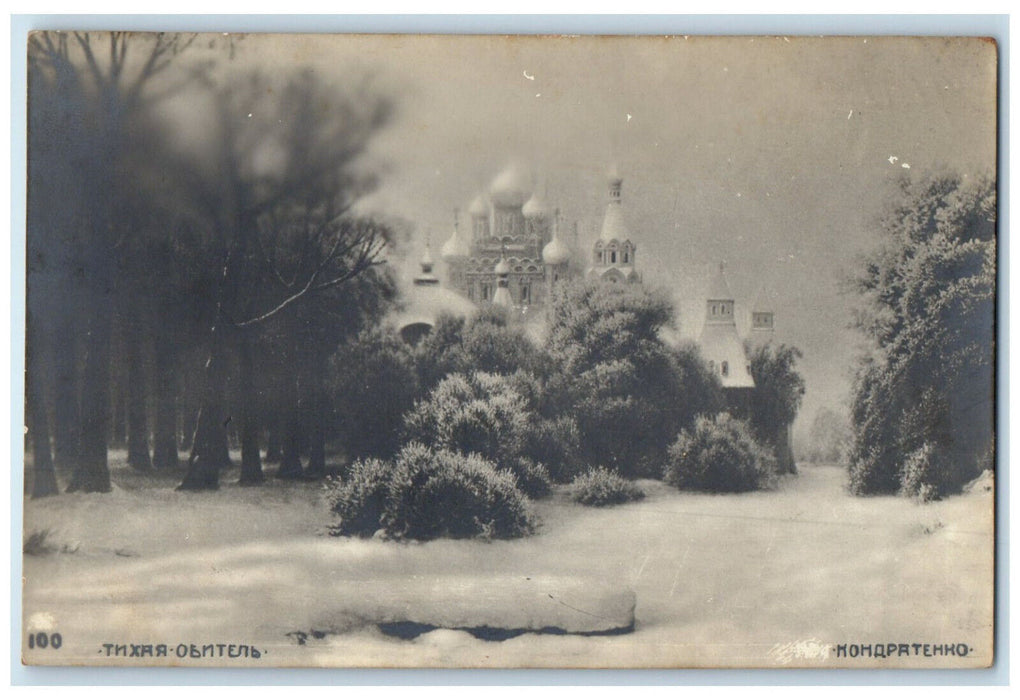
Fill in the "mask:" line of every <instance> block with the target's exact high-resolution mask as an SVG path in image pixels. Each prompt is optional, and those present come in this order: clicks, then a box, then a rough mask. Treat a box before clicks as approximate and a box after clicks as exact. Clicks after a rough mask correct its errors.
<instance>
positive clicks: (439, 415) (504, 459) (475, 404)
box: [404, 372, 533, 468]
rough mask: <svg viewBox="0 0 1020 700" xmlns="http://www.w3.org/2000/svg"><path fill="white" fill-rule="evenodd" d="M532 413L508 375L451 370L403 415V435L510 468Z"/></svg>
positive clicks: (411, 440) (522, 444) (519, 449)
mask: <svg viewBox="0 0 1020 700" xmlns="http://www.w3.org/2000/svg"><path fill="white" fill-rule="evenodd" d="M532 417H533V416H532V413H531V411H530V410H529V408H528V406H527V403H526V402H525V400H524V398H523V397H522V396H521V395H520V394H519V393H518V392H517V391H516V390H515V389H514V388H513V386H512V384H511V380H510V379H509V378H508V377H504V376H500V375H496V374H487V373H485V372H472V373H471V374H469V375H463V374H451V375H450V376H448V377H446V378H445V379H443V380H442V381H441V382H439V384H438V385H436V387H435V388H434V389H433V390H432V391H431V393H429V395H428V397H426V398H425V399H424V400H422V401H419V402H417V403H416V404H415V405H414V408H413V409H411V410H410V411H408V412H407V414H406V415H405V416H404V439H405V441H406V442H420V443H422V444H424V445H428V446H430V447H434V448H436V449H445V450H454V451H457V452H461V453H463V454H472V453H473V454H478V455H481V456H482V457H483V458H485V459H487V460H490V461H492V462H495V463H496V464H497V465H498V466H500V467H504V468H509V467H511V465H512V464H513V463H514V462H516V460H517V459H518V458H519V457H520V456H521V455H522V451H523V448H524V444H525V437H526V434H527V431H528V424H529V422H530V420H531V419H532Z"/></svg>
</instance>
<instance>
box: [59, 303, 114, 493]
mask: <svg viewBox="0 0 1020 700" xmlns="http://www.w3.org/2000/svg"><path fill="white" fill-rule="evenodd" d="M97 286H98V285H97ZM93 296H94V297H95V298H93V299H92V300H91V304H90V305H89V306H90V307H91V308H90V314H89V319H88V332H87V333H86V336H85V363H84V366H83V368H82V387H81V388H82V401H81V428H80V430H79V433H78V450H77V455H76V459H75V464H74V473H73V474H72V476H71V483H70V485H69V486H68V487H67V490H68V491H71V492H73V491H84V492H103V493H105V492H108V491H109V490H110V467H109V464H108V463H107V459H106V439H107V436H108V435H109V428H110V426H109V421H110V414H109V410H110V330H111V318H110V317H111V313H112V304H111V303H110V300H109V298H108V297H107V295H106V293H105V290H102V288H100V290H97V291H95V292H93Z"/></svg>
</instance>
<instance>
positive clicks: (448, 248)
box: [439, 218, 471, 262]
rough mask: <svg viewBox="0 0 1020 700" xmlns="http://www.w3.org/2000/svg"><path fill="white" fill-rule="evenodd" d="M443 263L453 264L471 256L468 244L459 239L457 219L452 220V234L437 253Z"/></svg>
mask: <svg viewBox="0 0 1020 700" xmlns="http://www.w3.org/2000/svg"><path fill="white" fill-rule="evenodd" d="M439 254H440V255H441V256H442V258H443V261H444V262H455V261H458V260H463V259H465V258H468V257H470V256H471V246H470V245H468V242H467V241H465V240H464V239H463V238H461V235H460V226H459V225H458V222H457V219H456V218H454V220H453V233H452V234H450V237H449V238H448V239H447V240H446V243H444V244H443V247H442V249H441V250H440V251H439Z"/></svg>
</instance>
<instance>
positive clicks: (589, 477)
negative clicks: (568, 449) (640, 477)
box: [572, 467, 645, 506]
mask: <svg viewBox="0 0 1020 700" xmlns="http://www.w3.org/2000/svg"><path fill="white" fill-rule="evenodd" d="M572 487H573V489H572V491H573V494H572V498H573V499H574V501H575V502H576V503H580V504H581V505H585V506H615V505H618V504H620V503H630V502H631V501H640V500H641V499H642V498H644V497H645V492H644V491H642V490H641V489H640V488H638V487H637V486H636V485H634V484H633V483H631V482H630V481H627V480H626V479H624V478H623V477H621V476H620V475H619V474H617V473H616V472H612V471H609V470H608V469H606V468H605V467H592V468H590V469H588V471H586V472H584V473H583V474H580V475H579V476H578V477H577V478H575V479H574V481H573V484H572Z"/></svg>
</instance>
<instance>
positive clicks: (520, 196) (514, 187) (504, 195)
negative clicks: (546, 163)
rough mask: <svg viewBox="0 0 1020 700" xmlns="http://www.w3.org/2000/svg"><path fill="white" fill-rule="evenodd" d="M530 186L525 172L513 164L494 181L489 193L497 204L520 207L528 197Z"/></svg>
mask: <svg viewBox="0 0 1020 700" xmlns="http://www.w3.org/2000/svg"><path fill="white" fill-rule="evenodd" d="M529 191H530V188H529V185H528V181H527V178H526V177H525V176H524V173H523V172H522V171H521V170H520V168H518V167H517V166H516V165H511V166H510V167H508V168H507V169H506V170H504V171H503V172H502V173H500V174H499V175H498V176H496V179H495V180H493V181H492V185H491V186H490V188H489V194H490V196H491V197H492V201H493V203H494V204H496V205H497V206H503V207H519V206H521V205H523V204H524V202H525V200H527V198H528V194H529Z"/></svg>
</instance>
